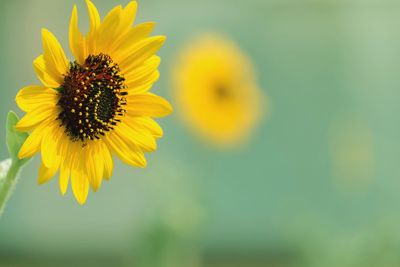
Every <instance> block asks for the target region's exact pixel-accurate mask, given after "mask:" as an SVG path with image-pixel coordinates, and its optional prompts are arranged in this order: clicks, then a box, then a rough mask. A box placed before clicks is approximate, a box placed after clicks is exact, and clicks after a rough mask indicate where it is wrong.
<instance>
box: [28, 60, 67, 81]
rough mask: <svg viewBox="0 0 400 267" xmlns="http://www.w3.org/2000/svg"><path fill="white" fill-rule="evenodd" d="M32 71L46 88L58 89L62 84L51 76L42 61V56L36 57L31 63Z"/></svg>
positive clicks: (55, 77)
mask: <svg viewBox="0 0 400 267" xmlns="http://www.w3.org/2000/svg"><path fill="white" fill-rule="evenodd" d="M33 69H34V70H35V72H36V75H37V76H38V78H39V80H40V81H41V82H42V83H43V84H44V85H45V86H47V87H50V88H58V87H60V85H61V84H62V79H60V77H58V76H55V75H53V74H52V73H51V72H50V71H49V70H48V67H47V65H46V62H45V61H44V57H43V55H41V56H38V57H37V58H36V59H35V60H34V61H33Z"/></svg>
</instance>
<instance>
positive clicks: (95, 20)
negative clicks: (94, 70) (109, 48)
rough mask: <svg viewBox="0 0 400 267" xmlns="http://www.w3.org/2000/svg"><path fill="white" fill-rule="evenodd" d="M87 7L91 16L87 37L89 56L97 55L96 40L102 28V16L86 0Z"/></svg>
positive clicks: (88, 0)
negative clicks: (99, 29)
mask: <svg viewBox="0 0 400 267" xmlns="http://www.w3.org/2000/svg"><path fill="white" fill-rule="evenodd" d="M86 5H87V8H88V14H89V23H90V30H89V32H88V34H87V37H86V43H87V50H88V51H87V53H88V54H95V49H96V46H95V38H96V35H97V30H98V28H99V27H100V22H101V21H100V15H99V11H98V10H97V8H96V6H95V5H94V4H93V3H92V2H91V1H90V0H86Z"/></svg>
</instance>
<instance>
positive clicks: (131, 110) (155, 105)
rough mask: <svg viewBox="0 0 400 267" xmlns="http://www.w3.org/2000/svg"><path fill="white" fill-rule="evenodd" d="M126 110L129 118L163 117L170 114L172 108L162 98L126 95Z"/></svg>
mask: <svg viewBox="0 0 400 267" xmlns="http://www.w3.org/2000/svg"><path fill="white" fill-rule="evenodd" d="M126 110H127V111H128V115H131V116H149V117H163V116H167V115H169V114H170V113H171V112H172V107H171V105H170V104H169V103H168V101H167V100H165V99H164V98H162V97H160V96H157V95H154V94H151V93H146V94H137V95H128V104H127V105H126Z"/></svg>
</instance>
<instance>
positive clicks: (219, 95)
mask: <svg viewBox="0 0 400 267" xmlns="http://www.w3.org/2000/svg"><path fill="white" fill-rule="evenodd" d="M174 70H175V71H174V75H173V77H174V98H175V101H176V104H177V106H178V107H179V108H180V110H181V112H180V114H181V115H182V118H183V120H184V122H186V123H187V125H189V126H190V127H191V128H192V129H193V130H194V131H193V132H194V133H196V134H198V135H199V136H200V137H202V138H203V139H205V140H208V141H211V142H212V143H213V144H215V145H218V146H224V147H226V146H233V145H235V144H239V143H241V141H242V140H243V139H244V138H245V137H246V136H248V134H249V132H250V130H251V129H252V128H253V127H254V125H255V124H256V122H257V121H258V119H259V117H260V116H259V115H260V110H261V104H262V94H261V91H260V89H259V88H258V86H257V83H256V79H255V75H254V70H253V66H252V65H251V62H250V61H249V59H248V58H247V57H246V56H245V55H244V54H243V52H241V51H240V49H239V48H238V47H237V46H236V45H235V44H234V43H233V42H232V41H229V40H227V39H223V38H222V37H218V36H211V35H204V36H199V38H198V40H196V41H194V42H193V43H190V44H189V45H188V47H187V48H186V49H184V50H183V53H182V54H181V55H180V59H179V60H178V63H177V64H176V65H175V68H174Z"/></svg>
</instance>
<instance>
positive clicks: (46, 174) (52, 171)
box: [38, 162, 58, 185]
mask: <svg viewBox="0 0 400 267" xmlns="http://www.w3.org/2000/svg"><path fill="white" fill-rule="evenodd" d="M57 171H58V167H52V168H47V167H46V166H45V165H44V164H43V162H42V163H41V164H40V168H39V178H38V184H40V185H41V184H44V183H46V182H48V181H50V180H51V178H53V176H54V175H56V173H57Z"/></svg>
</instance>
